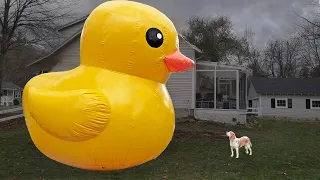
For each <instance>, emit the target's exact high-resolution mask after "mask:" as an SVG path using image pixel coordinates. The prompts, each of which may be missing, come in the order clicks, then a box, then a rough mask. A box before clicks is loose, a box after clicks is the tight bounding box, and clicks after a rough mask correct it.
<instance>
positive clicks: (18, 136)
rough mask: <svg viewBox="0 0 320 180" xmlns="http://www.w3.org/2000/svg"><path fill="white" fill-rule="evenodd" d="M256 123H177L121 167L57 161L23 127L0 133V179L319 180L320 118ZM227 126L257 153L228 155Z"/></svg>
mask: <svg viewBox="0 0 320 180" xmlns="http://www.w3.org/2000/svg"><path fill="white" fill-rule="evenodd" d="M258 122H259V124H260V126H259V127H257V128H245V127H230V126H223V125H219V124H215V123H203V122H202V123H200V122H189V123H179V124H177V127H176V132H178V134H179V135H177V136H176V137H175V138H174V139H173V140H172V142H171V143H170V145H169V147H168V148H167V149H166V150H165V151H164V152H163V154H162V155H161V156H160V157H159V158H157V159H156V160H153V161H151V162H148V163H146V164H144V165H142V166H139V167H136V168H132V169H127V170H122V171H117V172H91V171H85V170H80V169H75V168H71V167H68V166H65V165H63V164H59V163H56V162H54V161H52V160H50V159H48V158H46V157H45V156H44V155H42V154H41V153H40V152H39V151H38V150H37V149H36V148H35V146H34V145H33V144H32V143H28V142H29V141H30V139H29V134H28V131H27V130H26V128H25V127H22V128H18V129H17V128H15V129H13V130H6V131H2V132H0V162H1V163H0V169H1V171H0V177H1V179H23V180H27V179H50V180H51V179H59V180H60V179H68V180H73V179H85V180H95V179H116V180H118V179H119V180H139V179H141V180H142V179H143V180H148V179H152V180H157V179H161V180H162V179H173V180H180V179H181V180H198V179H199V180H205V179H228V180H230V179H245V180H250V179H253V180H264V179H295V180H296V179H297V180H299V179H320V140H319V137H320V122H289V121H283V120H278V121H275V120H272V119H262V120H259V121H258ZM226 130H232V131H234V132H236V134H237V135H238V136H243V135H247V136H249V137H250V138H251V141H252V144H253V155H252V156H248V155H246V154H245V150H244V149H240V158H239V159H235V158H231V157H230V149H229V142H228V139H223V138H220V139H219V138H218V139H216V138H213V136H212V135H213V134H216V133H220V134H224V133H225V131H226Z"/></svg>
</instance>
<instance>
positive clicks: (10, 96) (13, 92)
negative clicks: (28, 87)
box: [0, 82, 23, 106]
mask: <svg viewBox="0 0 320 180" xmlns="http://www.w3.org/2000/svg"><path fill="white" fill-rule="evenodd" d="M1 86H2V88H1V100H0V105H5V106H10V105H14V102H13V101H14V99H17V100H18V101H19V102H21V97H22V90H23V89H22V88H21V87H19V86H17V85H15V84H14V83H12V82H3V83H2V85H1Z"/></svg>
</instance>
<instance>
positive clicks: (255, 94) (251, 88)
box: [248, 81, 259, 100]
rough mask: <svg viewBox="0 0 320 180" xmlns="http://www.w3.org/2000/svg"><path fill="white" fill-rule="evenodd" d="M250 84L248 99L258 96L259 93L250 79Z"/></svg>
mask: <svg viewBox="0 0 320 180" xmlns="http://www.w3.org/2000/svg"><path fill="white" fill-rule="evenodd" d="M248 86H249V90H248V99H249V100H250V99H254V98H258V97H259V94H258V93H257V92H256V90H255V89H254V87H253V85H252V84H251V83H250V82H249V81H248Z"/></svg>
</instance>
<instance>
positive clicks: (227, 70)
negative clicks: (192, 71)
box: [197, 69, 239, 72]
mask: <svg viewBox="0 0 320 180" xmlns="http://www.w3.org/2000/svg"><path fill="white" fill-rule="evenodd" d="M213 71H216V72H229V71H232V72H234V71H239V70H236V69H234V70H230V69H226V70H210V69H208V70H197V72H213Z"/></svg>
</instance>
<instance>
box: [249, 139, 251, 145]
mask: <svg viewBox="0 0 320 180" xmlns="http://www.w3.org/2000/svg"><path fill="white" fill-rule="evenodd" d="M249 144H250V147H252V144H251V140H250V139H249Z"/></svg>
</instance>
